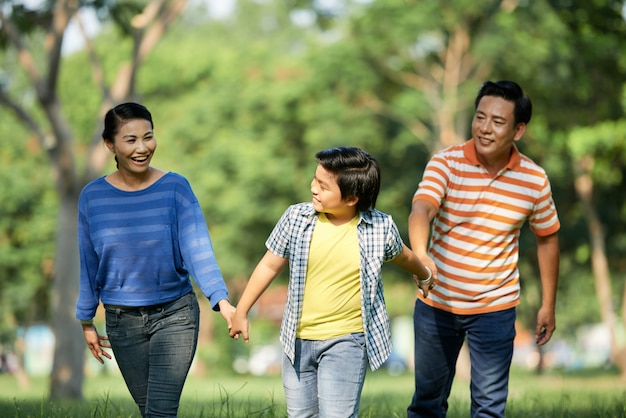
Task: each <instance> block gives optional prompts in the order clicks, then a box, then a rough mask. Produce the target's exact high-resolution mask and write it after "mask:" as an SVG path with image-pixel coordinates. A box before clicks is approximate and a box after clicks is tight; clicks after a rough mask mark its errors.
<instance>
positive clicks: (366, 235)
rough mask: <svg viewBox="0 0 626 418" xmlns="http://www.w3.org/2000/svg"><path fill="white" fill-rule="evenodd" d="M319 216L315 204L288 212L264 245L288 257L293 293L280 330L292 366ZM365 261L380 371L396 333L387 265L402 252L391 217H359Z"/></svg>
mask: <svg viewBox="0 0 626 418" xmlns="http://www.w3.org/2000/svg"><path fill="white" fill-rule="evenodd" d="M317 218H318V213H317V212H316V211H315V209H314V208H313V205H312V204H311V203H300V204H297V205H293V206H290V207H289V208H287V210H286V211H285V213H283V216H282V217H281V218H280V220H279V221H278V223H277V224H276V226H275V227H274V230H273V231H272V233H271V235H270V236H269V238H268V239H267V242H266V243H265V245H266V246H267V248H268V250H269V251H271V252H272V253H274V254H275V255H277V256H279V257H283V258H288V259H289V292H288V295H287V304H286V305H285V312H284V315H283V321H282V325H281V328H280V341H281V343H282V345H283V350H284V351H285V354H286V355H287V357H289V359H290V360H291V362H292V364H293V362H294V361H295V342H296V331H297V329H298V322H299V320H300V315H301V313H302V301H303V299H304V283H305V281H306V275H307V264H308V258H309V247H310V245H311V237H312V236H313V229H314V228H315V224H316V222H317ZM357 232H358V239H359V251H360V259H361V267H360V270H361V272H360V273H361V274H360V276H361V316H362V318H363V329H364V330H365V336H366V338H365V341H366V347H367V356H368V359H369V363H370V367H371V369H372V370H376V369H378V368H379V367H380V366H381V365H382V364H383V363H384V362H385V360H386V359H387V357H389V354H390V352H391V331H390V328H389V317H388V315H387V309H386V307H385V299H384V296H383V282H382V265H383V263H384V262H386V261H390V260H392V259H393V258H395V257H396V256H397V255H398V254H400V252H401V251H402V245H403V243H402V238H401V237H400V233H399V232H398V228H397V227H396V225H395V223H394V222H393V220H392V218H391V216H389V215H387V214H384V213H382V212H380V211H378V210H368V211H365V212H361V213H360V219H359V223H358V225H357Z"/></svg>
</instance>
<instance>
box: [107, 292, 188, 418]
mask: <svg viewBox="0 0 626 418" xmlns="http://www.w3.org/2000/svg"><path fill="white" fill-rule="evenodd" d="M105 309H106V328H107V335H108V336H109V341H110V343H111V347H112V348H113V353H114V354H115V360H116V361H117V364H118V365H119V367H120V370H121V372H122V376H124V380H125V381H126V386H128V390H129V391H130V393H131V395H132V396H133V399H134V400H135V402H136V403H137V406H139V410H140V411H141V416H142V417H176V415H177V411H178V405H179V402H180V395H181V393H182V390H183V386H184V384H185V379H186V378H187V373H188V371H189V367H190V366H191V361H192V360H193V356H194V354H195V351H196V345H197V342H198V323H199V313H200V309H199V307H198V300H197V299H196V296H195V294H194V293H193V292H191V293H188V294H187V295H185V296H183V297H181V298H179V299H177V300H175V301H172V302H169V303H166V304H163V305H159V306H152V307H145V308H124V307H120V306H110V305H107V306H105Z"/></svg>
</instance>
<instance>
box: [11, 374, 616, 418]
mask: <svg viewBox="0 0 626 418" xmlns="http://www.w3.org/2000/svg"><path fill="white" fill-rule="evenodd" d="M412 385H413V378H412V375H411V374H403V375H400V376H390V375H388V374H387V373H386V372H384V371H379V372H376V373H372V374H370V375H369V376H368V377H367V379H366V381H365V387H364V389H363V396H362V402H361V414H360V416H361V417H372V418H373V417H375V418H387V417H404V416H406V412H405V411H406V406H407V403H408V402H409V401H410V398H411V394H412ZM47 391H48V389H47V379H42V378H38V379H31V382H30V384H29V386H28V388H20V387H19V385H18V384H17V381H16V380H15V378H14V377H12V376H8V375H0V417H15V418H27V417H37V418H43V417H46V418H49V417H50V418H54V417H63V418H70V417H76V418H83V417H93V418H100V417H107V418H114V417H115V418H117V417H120V418H131V417H133V418H137V417H139V414H138V412H137V410H136V408H135V406H134V404H133V402H132V401H131V400H130V395H129V394H128V392H127V390H126V387H125V385H124V382H123V381H122V380H121V378H119V377H116V376H108V377H97V378H89V379H87V381H86V383H85V387H84V393H85V398H86V399H85V401H83V402H71V403H50V402H48V400H47V396H46V394H47ZM179 412H180V416H181V417H189V418H202V417H283V416H285V400H284V395H283V390H282V386H281V382H280V377H278V376H270V377H254V376H239V375H234V374H233V375H224V376H219V377H210V376H208V377H203V378H200V377H190V378H189V379H188V381H187V384H186V386H185V390H184V392H183V398H182V402H181V408H180V411H179ZM468 416H469V389H468V383H467V382H464V381H460V380H458V381H456V382H455V385H454V387H453V391H452V395H451V397H450V410H449V414H448V417H449V418H456V417H468ZM509 417H510V418H522V417H524V418H527V417H546V418H560V417H563V418H564V417H572V418H574V417H576V418H579V417H581V418H584V417H605V418H619V417H626V383H624V382H622V381H620V379H619V377H618V376H617V375H615V374H614V373H609V372H603V373H586V374H571V373H570V374H562V373H555V372H551V373H547V374H545V375H543V376H536V375H534V374H532V373H529V372H524V371H514V372H513V373H512V375H511V384H510V396H509V403H508V407H507V418H509Z"/></svg>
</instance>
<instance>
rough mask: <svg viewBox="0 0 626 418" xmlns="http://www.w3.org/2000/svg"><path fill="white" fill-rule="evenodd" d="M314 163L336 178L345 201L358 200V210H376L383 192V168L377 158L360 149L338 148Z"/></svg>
mask: <svg viewBox="0 0 626 418" xmlns="http://www.w3.org/2000/svg"><path fill="white" fill-rule="evenodd" d="M315 159H316V160H317V162H318V163H319V164H321V166H322V167H324V168H325V169H326V170H328V171H330V172H331V173H333V174H335V175H336V176H337V184H338V185H339V190H340V191H341V197H342V198H343V199H346V198H348V197H351V196H355V197H357V198H358V199H359V200H358V202H357V204H356V209H357V210H359V211H365V210H368V209H370V208H371V209H374V207H375V206H376V199H377V198H378V192H379V191H380V167H379V166H378V161H376V159H375V158H374V157H372V156H371V155H370V154H368V153H367V152H365V151H363V150H362V149H360V148H356V147H339V148H330V149H327V150H324V151H320V152H318V153H317V154H315Z"/></svg>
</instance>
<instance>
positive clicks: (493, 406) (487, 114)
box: [408, 81, 560, 418]
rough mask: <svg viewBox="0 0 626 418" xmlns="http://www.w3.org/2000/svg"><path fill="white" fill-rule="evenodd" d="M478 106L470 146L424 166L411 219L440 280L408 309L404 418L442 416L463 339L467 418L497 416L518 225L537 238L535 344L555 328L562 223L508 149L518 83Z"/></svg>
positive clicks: (536, 172)
mask: <svg viewBox="0 0 626 418" xmlns="http://www.w3.org/2000/svg"><path fill="white" fill-rule="evenodd" d="M475 106H476V111H475V114H474V118H473V120H472V138H471V139H470V140H469V141H467V142H465V143H464V144H462V145H455V146H451V147H449V148H447V149H445V150H443V151H441V152H440V153H438V154H436V155H435V156H433V158H432V159H431V160H430V161H429V163H428V165H427V166H426V169H425V171H424V176H423V179H422V181H421V183H420V184H419V187H418V190H417V192H416V193H415V196H414V198H413V206H412V211H411V215H410V217H409V239H410V242H411V246H412V249H413V251H415V253H416V254H417V255H418V257H419V258H420V259H421V260H422V262H423V263H424V265H426V266H428V267H429V268H430V269H431V270H432V271H433V272H434V275H435V277H436V278H437V286H436V287H435V288H434V289H433V290H432V291H431V293H430V294H429V298H428V299H426V298H423V297H421V296H419V297H418V299H417V300H416V303H415V311H414V327H415V393H414V395H413V400H412V402H411V405H410V406H409V408H408V417H410V418H413V417H445V415H446V412H447V409H448V401H447V399H448V396H449V395H450V388H451V386H452V380H453V378H454V372H455V366H456V361H457V357H458V354H459V351H460V349H461V346H462V345H463V342H464V341H465V338H467V342H468V348H469V352H470V362H471V386H470V388H471V397H472V406H471V413H472V417H503V416H504V409H505V404H506V399H507V395H508V381H509V368H510V365H511V358H512V356H513V340H514V338H515V307H516V306H517V305H518V304H519V295H520V284H519V270H518V266H517V264H518V256H519V247H518V246H519V234H520V228H521V227H522V225H523V224H524V222H525V221H528V222H529V225H530V228H531V230H532V231H533V232H534V234H535V235H536V238H537V257H538V261H539V270H540V275H541V287H542V304H541V308H540V309H539V312H538V314H537V325H536V329H535V336H536V342H537V344H538V345H543V344H545V343H546V342H548V341H549V340H550V337H551V336H552V333H553V332H554V329H555V318H554V308H555V300H556V287H557V280H558V272H559V241H558V236H557V231H558V230H559V228H560V223H559V220H558V216H557V212H556V208H555V205H554V201H553V199H552V192H551V188H550V182H549V181H548V178H547V176H546V173H545V171H544V170H543V169H542V168H541V167H539V166H538V165H537V164H535V163H534V162H533V161H531V160H530V159H529V158H528V157H526V156H525V155H522V154H521V153H520V152H519V151H518V150H517V147H516V146H515V143H516V142H517V141H519V140H520V139H521V138H522V136H523V135H524V132H525V131H526V126H527V124H528V122H529V121H530V117H531V113H532V104H531V101H530V99H529V98H528V96H526V95H524V93H523V91H522V89H521V88H520V86H519V85H517V84H516V83H515V82H512V81H498V82H495V83H494V82H491V81H488V82H486V83H485V84H483V86H482V87H481V88H480V90H479V92H478V95H477V97H476V101H475ZM431 222H432V231H431V228H430V226H431ZM429 234H430V245H428V246H427V244H428V241H429Z"/></svg>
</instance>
